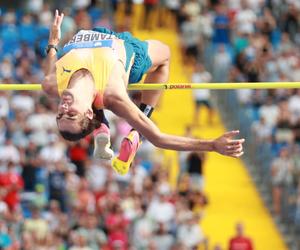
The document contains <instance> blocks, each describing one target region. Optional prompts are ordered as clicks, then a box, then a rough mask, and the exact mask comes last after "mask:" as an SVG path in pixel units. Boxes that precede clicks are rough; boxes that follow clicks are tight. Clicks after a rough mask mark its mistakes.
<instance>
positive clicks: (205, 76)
mask: <svg viewBox="0 0 300 250" xmlns="http://www.w3.org/2000/svg"><path fill="white" fill-rule="evenodd" d="M211 80H212V76H211V74H210V73H209V72H208V71H207V70H206V69H205V67H204V65H203V64H197V65H196V66H195V70H194V72H193V74H192V82H193V83H209V82H211ZM193 97H194V101H195V104H196V108H195V114H194V124H195V125H196V126H197V125H199V122H198V121H199V111H200V108H201V106H205V107H206V108H207V109H208V123H209V124H210V125H211V124H212V120H213V108H212V104H211V101H210V91H209V90H208V89H195V90H193Z"/></svg>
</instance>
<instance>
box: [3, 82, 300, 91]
mask: <svg viewBox="0 0 300 250" xmlns="http://www.w3.org/2000/svg"><path fill="white" fill-rule="evenodd" d="M298 88H300V82H236V83H233V82H229V83H155V84H154V83H151V84H149V83H148V84H147V83H143V84H131V85H129V86H128V90H158V89H161V90H175V89H298ZM41 89H42V86H41V84H0V90H41Z"/></svg>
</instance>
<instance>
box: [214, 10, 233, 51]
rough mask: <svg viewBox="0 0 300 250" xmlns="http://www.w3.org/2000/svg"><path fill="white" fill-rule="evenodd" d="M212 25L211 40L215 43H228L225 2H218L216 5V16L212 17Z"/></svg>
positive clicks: (227, 21)
mask: <svg viewBox="0 0 300 250" xmlns="http://www.w3.org/2000/svg"><path fill="white" fill-rule="evenodd" d="M213 27H214V31H213V33H214V34H213V42H214V43H215V44H225V45H228V44H229V43H230V20H229V17H228V15H227V9H226V5H225V4H218V5H217V6H216V16H215V18H214V24H213Z"/></svg>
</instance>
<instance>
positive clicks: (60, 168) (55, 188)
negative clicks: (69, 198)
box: [48, 162, 67, 212]
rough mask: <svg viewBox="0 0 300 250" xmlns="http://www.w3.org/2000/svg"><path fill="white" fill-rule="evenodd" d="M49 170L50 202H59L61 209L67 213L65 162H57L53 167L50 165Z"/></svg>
mask: <svg viewBox="0 0 300 250" xmlns="http://www.w3.org/2000/svg"><path fill="white" fill-rule="evenodd" d="M48 168H49V176H48V180H49V198H50V200H56V201H58V202H59V204H60V208H61V209H62V211H64V212H65V211H67V204H66V179H65V164H64V163H63V162H56V163H54V165H53V166H51V165H48ZM51 168H52V169H51Z"/></svg>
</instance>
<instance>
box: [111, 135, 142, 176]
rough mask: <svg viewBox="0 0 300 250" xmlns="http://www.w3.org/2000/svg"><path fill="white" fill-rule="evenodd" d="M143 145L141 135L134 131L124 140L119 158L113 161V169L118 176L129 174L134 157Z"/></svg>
mask: <svg viewBox="0 0 300 250" xmlns="http://www.w3.org/2000/svg"><path fill="white" fill-rule="evenodd" d="M141 144H142V142H140V136H139V133H138V132H137V131H135V130H132V131H131V132H130V133H129V135H128V136H127V137H125V138H124V139H123V141H122V143H121V148H120V153H119V156H118V157H115V158H114V159H113V160H112V167H113V169H114V170H115V171H116V172H117V173H118V174H120V175H125V174H127V173H128V171H129V168H130V165H131V163H132V161H133V159H134V156H135V154H136V152H137V150H138V148H139V146H140V145H141Z"/></svg>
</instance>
